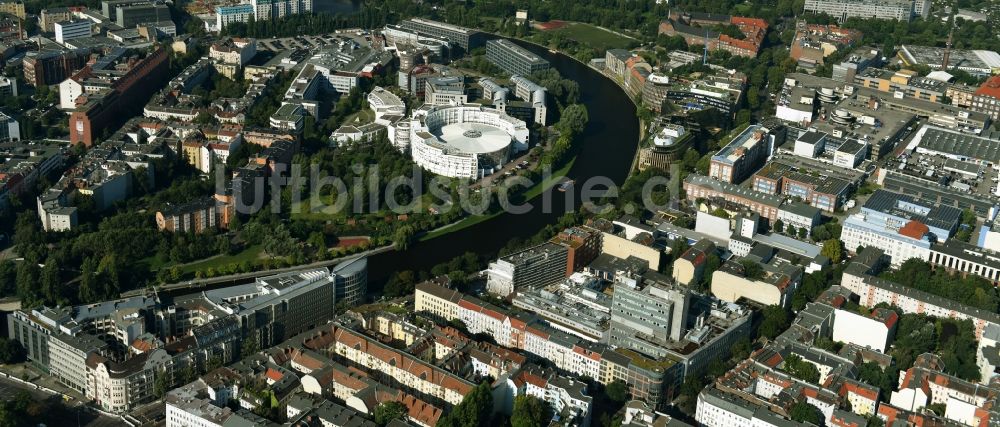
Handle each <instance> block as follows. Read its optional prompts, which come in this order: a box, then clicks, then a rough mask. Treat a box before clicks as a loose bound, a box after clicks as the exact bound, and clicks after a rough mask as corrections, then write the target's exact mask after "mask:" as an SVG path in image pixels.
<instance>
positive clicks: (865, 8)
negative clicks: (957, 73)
mask: <svg viewBox="0 0 1000 427" xmlns="http://www.w3.org/2000/svg"><path fill="white" fill-rule="evenodd" d="M930 3H931V2H930V0H832V1H831V0H806V2H805V8H804V9H805V11H806V12H814V13H825V14H827V15H830V16H833V17H834V18H837V19H839V20H841V21H843V20H846V19H847V18H851V17H858V18H878V19H895V20H900V21H909V20H910V19H911V18H913V17H915V16H923V17H926V16H927V14H928V13H929V12H930Z"/></svg>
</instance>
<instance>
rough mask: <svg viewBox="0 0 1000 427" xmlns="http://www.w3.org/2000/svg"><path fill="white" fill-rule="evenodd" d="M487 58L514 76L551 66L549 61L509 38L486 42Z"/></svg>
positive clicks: (525, 74)
mask: <svg viewBox="0 0 1000 427" xmlns="http://www.w3.org/2000/svg"><path fill="white" fill-rule="evenodd" d="M486 59H487V60H488V61H490V62H491V63H492V64H493V65H496V66H497V67H499V68H500V69H501V70H504V72H506V73H507V74H510V75H512V76H517V75H520V76H527V75H531V74H532V73H535V72H537V71H542V70H547V69H548V68H549V61H546V60H544V59H542V58H541V57H540V56H538V55H535V54H534V53H531V51H529V50H528V49H525V48H523V47H521V46H518V45H516V44H514V42H512V41H510V40H507V39H496V40H490V41H488V42H486Z"/></svg>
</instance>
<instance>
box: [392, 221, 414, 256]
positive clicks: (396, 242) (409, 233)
mask: <svg viewBox="0 0 1000 427" xmlns="http://www.w3.org/2000/svg"><path fill="white" fill-rule="evenodd" d="M416 234H417V231H416V230H414V229H413V227H412V226H410V225H404V226H402V227H399V228H397V229H396V232H395V233H393V238H392V245H393V247H395V248H396V250H397V251H405V250H406V248H408V247H410V243H411V242H412V241H413V236H415V235H416Z"/></svg>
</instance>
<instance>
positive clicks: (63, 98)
mask: <svg viewBox="0 0 1000 427" xmlns="http://www.w3.org/2000/svg"><path fill="white" fill-rule="evenodd" d="M80 95H83V85H82V84H80V82H78V81H76V80H73V79H72V78H68V79H66V80H63V81H62V83H59V108H62V109H64V110H71V109H73V108H75V107H76V98H78V97H80Z"/></svg>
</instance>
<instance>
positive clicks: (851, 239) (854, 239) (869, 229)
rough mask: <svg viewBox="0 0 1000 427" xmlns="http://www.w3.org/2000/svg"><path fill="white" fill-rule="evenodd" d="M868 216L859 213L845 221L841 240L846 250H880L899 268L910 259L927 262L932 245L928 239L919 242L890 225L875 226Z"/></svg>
mask: <svg viewBox="0 0 1000 427" xmlns="http://www.w3.org/2000/svg"><path fill="white" fill-rule="evenodd" d="M867 217H868V216H867V215H865V214H864V213H857V214H854V215H851V216H849V217H848V218H847V220H846V221H844V225H843V229H842V231H841V235H840V240H842V241H843V242H844V249H846V250H848V251H850V252H854V251H855V250H857V248H858V247H860V246H864V247H866V248H878V249H881V250H882V251H884V252H885V254H886V255H887V256H889V257H890V258H891V260H892V265H893V266H894V267H898V266H900V265H901V264H903V262H905V261H906V260H908V259H910V258H917V259H921V260H924V261H926V260H927V259H928V258H929V257H930V253H931V243H930V241H929V240H928V238H927V237H924V238H923V239H920V240H917V239H913V238H910V237H908V236H904V235H902V234H899V231H898V229H893V228H892V227H890V226H889V225H888V224H883V225H879V224H875V223H873V222H872V221H868V219H867Z"/></svg>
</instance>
